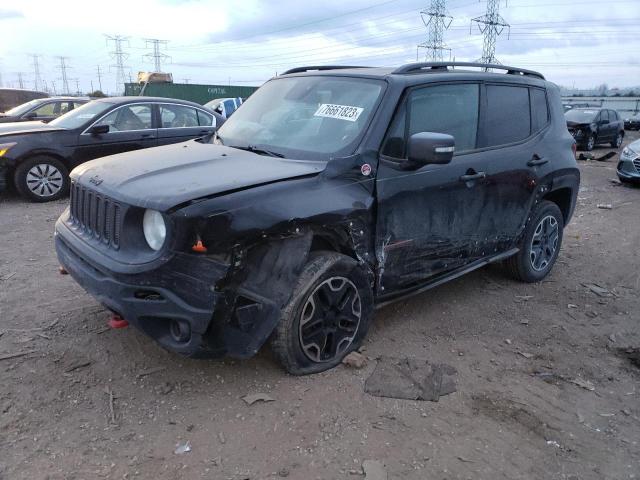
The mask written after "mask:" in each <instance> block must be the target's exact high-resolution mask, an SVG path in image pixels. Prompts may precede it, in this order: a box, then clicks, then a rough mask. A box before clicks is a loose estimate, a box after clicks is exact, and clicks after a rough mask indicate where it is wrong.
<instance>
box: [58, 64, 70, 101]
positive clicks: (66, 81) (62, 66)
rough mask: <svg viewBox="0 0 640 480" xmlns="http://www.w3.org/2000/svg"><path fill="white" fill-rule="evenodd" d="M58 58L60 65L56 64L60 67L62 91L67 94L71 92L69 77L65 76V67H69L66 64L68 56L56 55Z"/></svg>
mask: <svg viewBox="0 0 640 480" xmlns="http://www.w3.org/2000/svg"><path fill="white" fill-rule="evenodd" d="M58 60H60V65H59V66H58V68H59V69H60V73H61V75H62V78H61V80H62V91H63V93H65V94H67V95H69V94H70V93H71V92H70V90H69V79H68V78H67V68H69V66H68V65H67V60H68V57H58Z"/></svg>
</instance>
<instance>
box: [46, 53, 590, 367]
mask: <svg viewBox="0 0 640 480" xmlns="http://www.w3.org/2000/svg"><path fill="white" fill-rule="evenodd" d="M452 67H468V68H467V69H466V70H460V69H459V68H452ZM489 67H490V68H492V69H493V70H498V69H502V70H506V74H505V73H497V72H486V71H485V69H486V68H487V65H480V64H443V63H433V64H432V63H424V64H410V65H406V66H403V67H400V68H397V69H395V70H394V69H382V68H359V67H346V68H341V67H309V68H298V69H294V70H290V71H288V72H286V73H285V74H283V75H281V76H279V77H277V78H274V79H272V80H270V81H269V82H267V83H266V84H265V85H263V86H262V87H261V88H260V89H259V90H258V91H257V92H256V93H254V94H253V95H252V96H251V97H250V98H249V99H248V100H247V102H246V103H245V104H243V106H242V108H240V109H239V110H238V111H237V112H236V113H235V114H234V115H233V116H232V117H231V118H230V119H229V120H228V121H227V122H226V123H225V124H224V126H222V127H221V128H220V130H219V131H218V133H217V135H216V136H214V137H213V138H211V140H210V141H206V140H204V139H200V140H195V141H189V142H185V143H180V144H175V145H171V146H164V147H158V148H151V149H147V150H141V151H136V152H130V153H123V154H118V155H114V156H111V157H107V158H103V159H99V160H94V161H91V162H88V163H85V164H83V165H81V166H79V167H77V168H76V169H75V170H74V171H73V172H72V174H71V180H72V185H71V200H70V202H71V205H70V207H69V209H67V210H66V211H65V212H64V214H63V215H62V216H61V217H60V219H59V220H58V222H57V224H56V235H55V238H56V240H55V243H56V249H57V253H58V258H59V260H60V263H61V264H62V266H63V267H64V268H65V269H66V270H67V271H68V272H69V273H70V274H71V275H72V276H73V278H75V280H76V281H77V282H78V283H80V284H81V285H82V286H83V287H84V288H85V289H86V290H87V291H88V292H90V293H91V294H92V295H94V296H95V297H96V298H97V299H98V300H99V301H100V302H102V303H103V304H104V305H105V306H106V307H107V308H109V309H110V310H112V311H113V312H114V313H115V314H117V315H119V316H120V317H122V318H124V319H125V320H127V321H129V322H131V323H132V324H134V325H135V326H136V327H138V328H140V329H142V330H143V331H144V332H146V333H147V334H148V335H150V336H151V337H153V338H154V339H156V340H157V341H158V342H159V343H160V344H161V345H163V346H164V347H166V348H168V349H170V350H173V351H176V352H179V353H182V354H184V355H189V356H196V357H203V356H220V355H225V354H226V355H229V356H233V357H238V358H246V357H250V356H252V355H254V354H255V353H256V352H257V351H258V350H259V349H260V348H261V346H262V345H263V344H264V343H265V342H266V341H267V340H268V339H271V341H272V346H273V350H274V352H275V354H276V356H277V357H278V358H279V360H281V362H282V363H283V365H284V366H285V368H286V369H287V370H288V371H289V372H291V373H293V374H306V373H314V372H319V371H322V370H326V369H328V368H331V367H333V366H335V365H337V364H338V363H339V362H340V361H341V360H342V358H343V357H344V356H345V355H346V354H348V353H349V352H350V351H352V350H354V349H356V348H358V347H359V345H360V344H361V342H362V340H363V338H364V336H365V334H366V332H367V329H368V328H369V325H370V323H371V320H372V317H373V314H374V309H375V308H376V306H380V305H383V304H385V303H387V302H391V301H395V300H398V299H401V298H404V297H405V296H407V295H411V294H415V293H418V292H421V291H424V290H426V289H428V288H432V287H434V286H437V285H440V284H442V283H443V282H445V281H447V280H451V279H453V278H456V277H459V276H460V275H462V274H465V273H468V272H470V271H472V270H475V269H477V268H480V267H482V266H484V265H487V264H489V263H494V262H503V263H504V264H505V265H506V267H507V268H508V270H509V271H510V272H511V273H512V274H513V275H514V276H515V277H516V278H518V279H520V280H522V281H525V282H536V281H539V280H541V279H543V278H545V276H546V275H547V274H549V272H550V271H551V268H552V267H553V265H554V263H555V261H556V258H557V256H558V252H559V250H560V245H561V243H562V235H563V229H564V226H565V225H566V224H567V223H568V222H569V220H570V219H571V216H572V213H573V211H574V207H575V203H576V195H577V192H578V185H579V181H580V175H579V172H578V168H577V165H576V161H575V154H574V149H573V147H574V146H575V143H574V140H573V138H572V137H571V135H569V132H568V131H567V128H566V124H565V119H564V115H563V108H562V103H561V100H560V94H559V90H558V88H557V87H556V86H555V85H553V84H552V83H549V82H547V81H545V80H544V77H543V76H542V75H540V74H539V73H536V72H531V71H528V70H521V69H517V68H512V67H504V66H498V65H494V66H489ZM473 68H480V69H481V70H480V71H475V70H473Z"/></svg>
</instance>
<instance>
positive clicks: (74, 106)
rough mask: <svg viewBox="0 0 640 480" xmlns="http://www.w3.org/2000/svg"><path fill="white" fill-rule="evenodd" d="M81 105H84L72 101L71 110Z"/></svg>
mask: <svg viewBox="0 0 640 480" xmlns="http://www.w3.org/2000/svg"><path fill="white" fill-rule="evenodd" d="M82 105H84V103H78V102H73V107H71V110H73V109H74V108H80V107H81V106H82Z"/></svg>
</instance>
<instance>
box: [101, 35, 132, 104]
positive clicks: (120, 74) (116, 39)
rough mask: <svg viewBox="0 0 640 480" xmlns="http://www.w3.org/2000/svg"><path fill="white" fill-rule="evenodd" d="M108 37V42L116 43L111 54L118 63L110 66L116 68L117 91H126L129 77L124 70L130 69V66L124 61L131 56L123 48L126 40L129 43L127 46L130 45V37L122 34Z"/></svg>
mask: <svg viewBox="0 0 640 480" xmlns="http://www.w3.org/2000/svg"><path fill="white" fill-rule="evenodd" d="M106 37H107V44H109V42H113V45H114V50H113V51H112V52H109V54H110V55H111V58H113V59H114V60H115V62H116V63H115V65H110V66H109V67H115V68H116V91H121V92H124V84H125V83H126V82H127V77H126V75H125V72H124V71H125V69H126V70H128V69H129V67H128V66H126V65H125V64H124V61H125V60H126V59H127V58H129V54H128V53H125V52H124V50H122V45H123V44H124V43H125V42H126V43H127V46H128V45H129V37H123V36H122V35H106ZM120 85H122V89H120Z"/></svg>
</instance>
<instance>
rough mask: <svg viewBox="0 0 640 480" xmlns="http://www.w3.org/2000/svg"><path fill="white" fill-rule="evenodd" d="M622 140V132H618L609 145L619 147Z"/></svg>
mask: <svg viewBox="0 0 640 480" xmlns="http://www.w3.org/2000/svg"><path fill="white" fill-rule="evenodd" d="M622 140H624V133H622V132H618V135H617V136H616V139H615V140H614V141H613V142H611V146H612V147H613V148H620V147H621V146H622Z"/></svg>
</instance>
